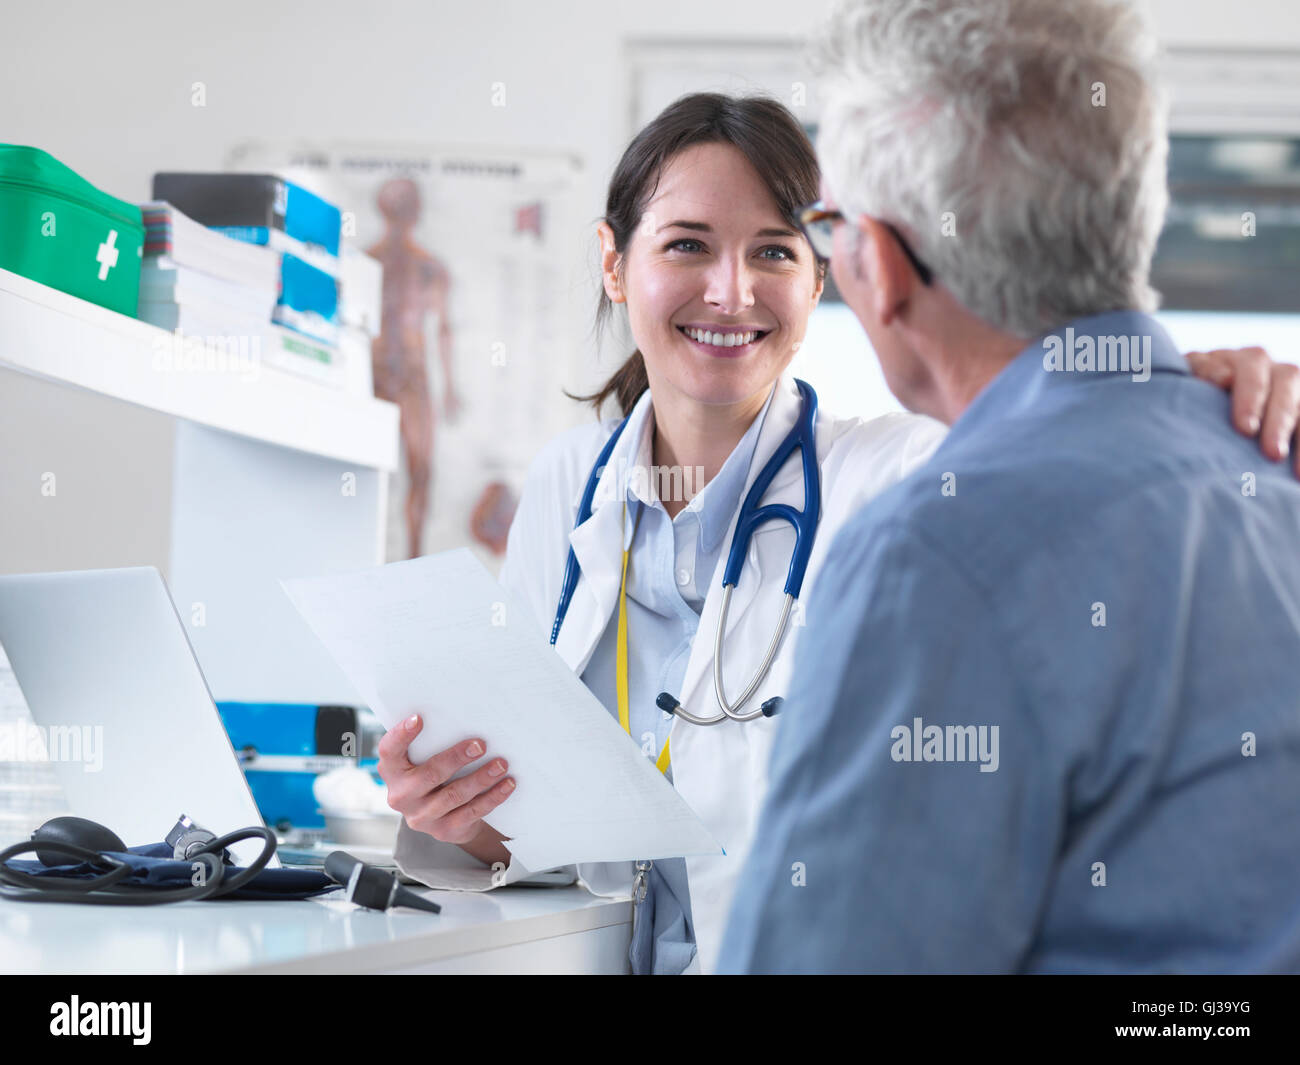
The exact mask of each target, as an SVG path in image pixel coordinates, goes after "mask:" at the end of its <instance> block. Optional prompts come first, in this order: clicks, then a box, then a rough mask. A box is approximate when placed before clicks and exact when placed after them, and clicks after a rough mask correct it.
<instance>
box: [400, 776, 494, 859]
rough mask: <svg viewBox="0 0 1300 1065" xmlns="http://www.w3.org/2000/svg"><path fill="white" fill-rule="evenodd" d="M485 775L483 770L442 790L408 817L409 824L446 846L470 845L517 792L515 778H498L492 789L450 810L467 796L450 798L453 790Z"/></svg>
mask: <svg viewBox="0 0 1300 1065" xmlns="http://www.w3.org/2000/svg"><path fill="white" fill-rule="evenodd" d="M483 773H484V770H483V769H480V770H479V771H478V772H477V773H473V774H471V775H470V776H468V777H464V778H462V780H458V781H456V782H455V783H454V784H448V785H447V786H446V787H444V788H439V789H438V791H436V792H435V793H434V794H433V795H432V796H430V798H429V801H428V802H427V803H426V804H425V805H424V806H423V807H422V808H421V809H419V810H417V811H415V812H414V813H411V814H406V815H405V816H406V823H407V824H408V825H410V826H411V828H413V829H415V830H416V831H417V832H425V833H427V834H428V835H430V836H433V837H434V838H435V839H440V840H443V841H444V842H446V843H468V842H469V841H470V840H472V839H473V838H474V837H475V836H476V835H478V833H479V831H480V830H481V829H482V824H481V822H482V819H483V818H484V817H486V816H487V815H488V814H490V813H491V812H492V811H493V810H495V809H496V808H497V807H498V806H500V805H501V804H502V803H503V802H505V801H506V799H508V798H510V796H511V794H512V793H513V792H514V790H515V781H514V778H513V777H506V779H505V780H499V781H498V778H495V777H494V778H491V779H492V780H493V781H494V783H493V784H492V786H491V787H489V788H487V789H486V790H483V791H480V792H478V793H477V794H475V795H473V796H472V797H471V798H470V799H469V801H468V802H463V803H460V804H457V805H454V806H451V807H450V808H449V807H448V804H449V803H452V802H454V801H455V799H456V798H458V797H459V794H463V792H460V793H458V794H450V793H451V791H452V789H459V787H460V785H461V784H463V783H466V782H468V781H473V780H475V779H476V778H478V777H480V776H481V775H482V774H483ZM472 790H473V787H472V785H471V786H469V787H467V788H466V791H472Z"/></svg>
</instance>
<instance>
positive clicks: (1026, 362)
mask: <svg viewBox="0 0 1300 1065" xmlns="http://www.w3.org/2000/svg"><path fill="white" fill-rule="evenodd" d="M1102 338H1104V339H1105V340H1106V341H1107V343H1106V345H1104V346H1103V345H1102V344H1100V343H1099V342H1098V341H1099V340H1100V339H1102ZM1118 341H1123V342H1124V348H1123V353H1124V354H1125V355H1126V356H1127V358H1128V361H1127V362H1126V363H1122V364H1123V365H1124V366H1127V369H1107V368H1105V367H1106V366H1109V365H1119V364H1121V362H1122V360H1120V359H1119V358H1118V343H1117V342H1118ZM1139 353H1140V354H1139ZM1138 359H1140V360H1145V367H1146V369H1145V370H1144V371H1141V372H1139V371H1138V369H1137V367H1138V366H1139V365H1141V363H1140V362H1138V361H1135V360H1138ZM1099 367H1101V368H1099ZM1189 372H1190V371H1189V369H1188V367H1187V360H1186V359H1184V358H1183V356H1182V355H1181V354H1180V353H1179V351H1178V349H1177V348H1176V347H1175V346H1174V342H1173V340H1172V339H1170V336H1169V334H1168V333H1166V332H1165V330H1164V328H1163V327H1162V326H1161V325H1160V323H1159V322H1157V321H1156V319H1155V318H1153V317H1152V316H1151V315H1149V314H1143V313H1142V312H1140V311H1109V312H1107V313H1105V314H1096V315H1092V316H1091V317H1088V318H1078V319H1075V320H1074V321H1072V322H1069V323H1067V324H1066V325H1063V326H1061V327H1060V328H1059V329H1054V330H1052V331H1051V332H1049V333H1044V334H1043V335H1042V336H1041V337H1039V338H1038V339H1036V340H1035V341H1034V342H1033V343H1031V344H1030V345H1029V346H1028V347H1027V348H1025V350H1024V351H1022V352H1021V353H1020V354H1019V355H1017V356H1016V357H1015V358H1014V359H1012V360H1011V362H1009V363H1007V365H1006V366H1005V367H1003V369H1002V370H1001V372H1000V373H998V375H997V376H996V377H994V378H993V380H992V381H990V382H989V383H988V384H987V385H985V387H984V390H983V391H982V392H980V393H979V395H977V396H976V397H975V400H974V402H972V403H971V404H970V406H969V407H967V408H966V410H965V411H963V412H962V414H961V416H960V417H959V418H958V419H957V420H956V421H955V422H954V423H953V425H952V429H951V430H950V431H949V433H948V435H947V437H945V438H944V440H943V442H942V443H941V444H940V445H939V447H938V449H937V450H936V452H935V454H936V455H939V454H943V453H945V452H947V451H951V450H952V448H953V447H955V446H957V444H958V443H960V442H961V441H962V440H964V439H965V438H966V437H967V436H969V435H970V434H971V433H972V432H975V431H979V430H982V429H983V427H984V426H986V425H988V424H990V423H993V422H999V421H1003V420H1004V419H1006V418H1010V417H1014V416H1016V415H1017V414H1018V413H1019V412H1021V411H1030V410H1033V409H1035V407H1036V406H1037V405H1038V403H1039V402H1040V401H1041V400H1042V399H1043V397H1044V396H1045V395H1046V394H1047V392H1048V391H1049V390H1052V389H1056V388H1061V387H1068V386H1072V385H1080V384H1085V383H1087V382H1089V381H1095V380H1097V379H1099V378H1101V377H1109V376H1118V377H1127V378H1129V379H1130V380H1131V381H1132V383H1133V387H1134V388H1142V387H1144V386H1145V384H1146V380H1148V379H1149V376H1150V374H1155V373H1180V374H1187V373H1189Z"/></svg>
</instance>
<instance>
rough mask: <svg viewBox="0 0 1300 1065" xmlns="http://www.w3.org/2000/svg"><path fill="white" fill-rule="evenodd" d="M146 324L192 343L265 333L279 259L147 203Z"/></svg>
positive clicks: (140, 313) (142, 305) (142, 306)
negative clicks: (194, 339)
mask: <svg viewBox="0 0 1300 1065" xmlns="http://www.w3.org/2000/svg"><path fill="white" fill-rule="evenodd" d="M141 213H142V214H143V215H144V224H145V239H144V261H143V263H142V264H141V268H140V301H139V305H138V308H137V311H136V316H137V317H138V318H140V319H141V321H145V322H148V323H149V324H151V325H156V326H159V327H161V328H163V329H166V330H169V331H173V332H174V331H176V330H180V332H181V333H183V334H184V335H185V336H192V337H223V338H228V337H250V338H251V337H255V338H259V343H260V342H261V341H260V338H261V337H262V336H263V334H264V333H265V332H266V327H267V324H268V323H269V322H270V321H271V313H272V310H273V308H274V307H275V304H276V300H277V298H278V297H279V291H280V259H279V256H278V255H276V254H275V253H274V252H272V251H270V250H268V249H266V248H258V247H254V246H252V245H249V244H243V243H240V242H239V241H237V240H231V239H230V238H229V237H225V236H222V235H221V234H220V233H214V232H213V231H212V230H210V229H208V228H206V227H205V226H201V225H199V223H197V222H195V221H194V220H193V219H191V218H187V217H186V216H185V215H183V214H182V213H181V212H180V211H178V210H176V208H175V207H173V206H172V205H171V204H169V203H146V204H143V205H142V206H141Z"/></svg>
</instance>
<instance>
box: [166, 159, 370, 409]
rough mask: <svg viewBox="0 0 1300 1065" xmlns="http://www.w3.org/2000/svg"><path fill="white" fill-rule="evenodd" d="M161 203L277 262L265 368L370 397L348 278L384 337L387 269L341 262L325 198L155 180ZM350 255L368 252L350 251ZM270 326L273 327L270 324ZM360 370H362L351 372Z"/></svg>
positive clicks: (226, 183) (226, 178)
mask: <svg viewBox="0 0 1300 1065" xmlns="http://www.w3.org/2000/svg"><path fill="white" fill-rule="evenodd" d="M153 192H154V197H155V198H156V199H158V200H163V201H167V202H169V203H171V204H173V205H174V208H179V209H180V210H181V211H184V212H185V214H187V215H189V216H190V217H191V218H193V219H194V220H195V221H196V222H198V223H202V225H203V226H207V227H210V229H211V231H212V232H213V234H214V235H219V236H220V239H222V240H226V241H229V242H232V243H236V244H239V245H241V246H243V247H246V248H248V249H250V250H253V251H256V252H258V253H261V254H263V255H270V256H272V257H273V258H274V260H275V263H276V273H277V278H276V284H277V289H276V295H275V298H274V300H273V301H272V305H271V306H270V308H269V309H268V310H267V314H266V317H265V318H264V319H263V323H264V324H263V330H264V335H265V342H264V344H263V347H262V356H263V362H265V363H266V364H267V365H270V366H276V367H279V368H281V369H284V370H288V371H291V372H293V373H298V374H302V375H305V376H308V377H312V378H314V379H316V380H319V381H322V382H325V383H328V384H333V385H336V386H339V387H343V388H347V389H348V390H349V391H355V392H356V393H358V394H362V393H363V392H364V394H369V393H370V373H369V371H370V352H369V344H368V342H367V343H366V344H365V345H364V346H361V345H358V344H357V342H356V337H355V335H352V336H347V335H345V331H352V330H354V329H355V328H356V324H357V323H356V320H355V319H356V315H355V313H349V314H348V315H347V320H345V315H344V310H345V308H347V307H348V306H349V303H348V300H347V299H346V298H344V295H343V291H342V289H343V285H342V283H341V278H344V277H345V276H360V277H361V278H362V279H363V280H362V281H361V282H359V283H358V287H359V288H360V289H362V290H364V291H362V292H360V293H358V294H357V297H356V298H354V299H353V301H352V303H353V304H355V303H357V302H358V300H359V301H360V302H361V303H362V304H363V305H364V307H365V309H366V310H365V313H364V315H363V317H368V318H369V319H370V320H368V321H366V323H365V325H364V326H363V331H366V332H368V335H369V336H373V335H375V334H376V333H377V332H378V329H379V323H378V316H379V311H378V285H379V283H380V279H381V277H382V272H381V271H380V270H379V266H378V264H377V263H375V262H374V260H373V259H369V257H365V256H363V257H364V258H366V259H367V260H368V262H369V263H370V264H371V268H367V267H364V266H363V268H362V270H361V271H360V273H359V275H358V271H356V270H355V269H350V270H348V271H346V273H345V270H344V266H343V262H342V261H341V260H340V255H339V252H340V233H341V228H342V225H341V223H342V216H341V213H340V211H339V209H338V208H337V207H335V206H334V205H333V204H330V203H328V202H327V201H325V200H323V199H321V198H320V197H319V196H316V195H314V194H313V193H311V192H308V191H307V190H305V189H303V188H301V187H300V186H298V185H295V184H293V183H291V182H287V181H285V180H283V179H282V178H279V177H277V176H275V175H272V174H189V173H161V174H155V175H154V180H153ZM350 254H353V255H355V254H359V253H356V252H351V253H350ZM268 323H269V324H268ZM349 364H354V365H349Z"/></svg>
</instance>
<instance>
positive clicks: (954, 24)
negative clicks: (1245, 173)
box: [814, 0, 1168, 337]
mask: <svg viewBox="0 0 1300 1065" xmlns="http://www.w3.org/2000/svg"><path fill="white" fill-rule="evenodd" d="M814 61H815V63H816V64H817V66H818V67H819V68H820V70H821V74H822V77H823V82H822V89H823V98H824V100H825V111H824V115H823V120H822V125H821V131H820V134H819V137H818V153H819V155H820V156H821V161H822V169H823V172H824V173H825V175H826V181H827V183H828V186H829V188H830V191H831V193H832V195H833V196H834V198H835V200H836V201H837V206H839V208H840V209H841V210H842V211H843V212H844V213H845V214H846V215H847V216H849V217H850V218H854V217H857V216H858V215H861V214H866V215H870V216H872V217H874V218H878V219H880V220H881V221H886V222H892V223H894V224H895V225H897V226H899V228H900V229H901V230H902V231H903V232H904V233H906V234H907V236H908V239H909V240H911V241H914V243H913V247H914V248H915V249H916V252H917V254H918V255H919V256H920V257H921V258H922V259H923V260H925V261H926V262H927V263H928V264H929V265H930V266H931V267H932V268H933V269H934V271H935V273H936V274H937V275H938V278H939V281H940V282H941V283H942V284H944V285H946V286H947V288H948V289H949V290H950V291H951V292H952V293H953V295H954V296H955V297H956V298H957V299H958V300H959V301H960V302H961V303H962V304H963V305H964V306H965V307H967V308H968V309H969V310H971V311H973V312H974V313H975V314H977V315H979V316H980V317H981V318H983V319H984V320H985V321H987V322H989V323H990V324H992V325H994V326H996V327H998V328H1000V329H1003V330H1005V331H1007V332H1010V333H1013V334H1015V335H1017V336H1021V337H1033V336H1036V335H1038V334H1039V333H1042V332H1046V331H1048V330H1051V329H1054V328H1056V327H1057V326H1059V325H1061V324H1062V323H1064V322H1067V321H1069V320H1071V319H1074V318H1080V317H1084V316H1086V315H1090V314H1097V313H1101V312H1103V311H1111V310H1122V309H1135V310H1153V309H1154V308H1155V306H1156V304H1157V301H1158V297H1157V294H1156V293H1155V291H1154V290H1153V289H1151V287H1150V286H1149V285H1148V283H1147V277H1148V273H1149V270H1150V266H1151V256H1152V254H1153V252H1154V251H1155V244H1156V238H1157V237H1158V236H1159V233H1160V227H1161V224H1162V222H1163V220H1164V213H1165V207H1166V205H1167V202H1168V191H1167V185H1166V177H1165V166H1166V157H1167V154H1168V134H1167V129H1166V108H1165V100H1164V94H1163V92H1162V90H1161V88H1160V85H1159V81H1158V78H1157V75H1156V64H1157V61H1158V50H1157V47H1156V43H1155V38H1154V36H1153V34H1152V32H1151V29H1150V27H1149V25H1148V23H1147V21H1146V19H1145V18H1144V15H1143V12H1142V11H1141V10H1139V9H1138V8H1137V7H1135V5H1134V4H1133V3H1132V2H1126V0H844V2H841V3H840V4H839V5H838V6H837V8H836V10H835V13H834V14H833V15H832V17H831V20H830V22H829V24H828V25H827V27H826V29H825V31H824V32H823V33H822V34H821V37H820V40H819V41H817V42H816V43H815V51H814Z"/></svg>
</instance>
